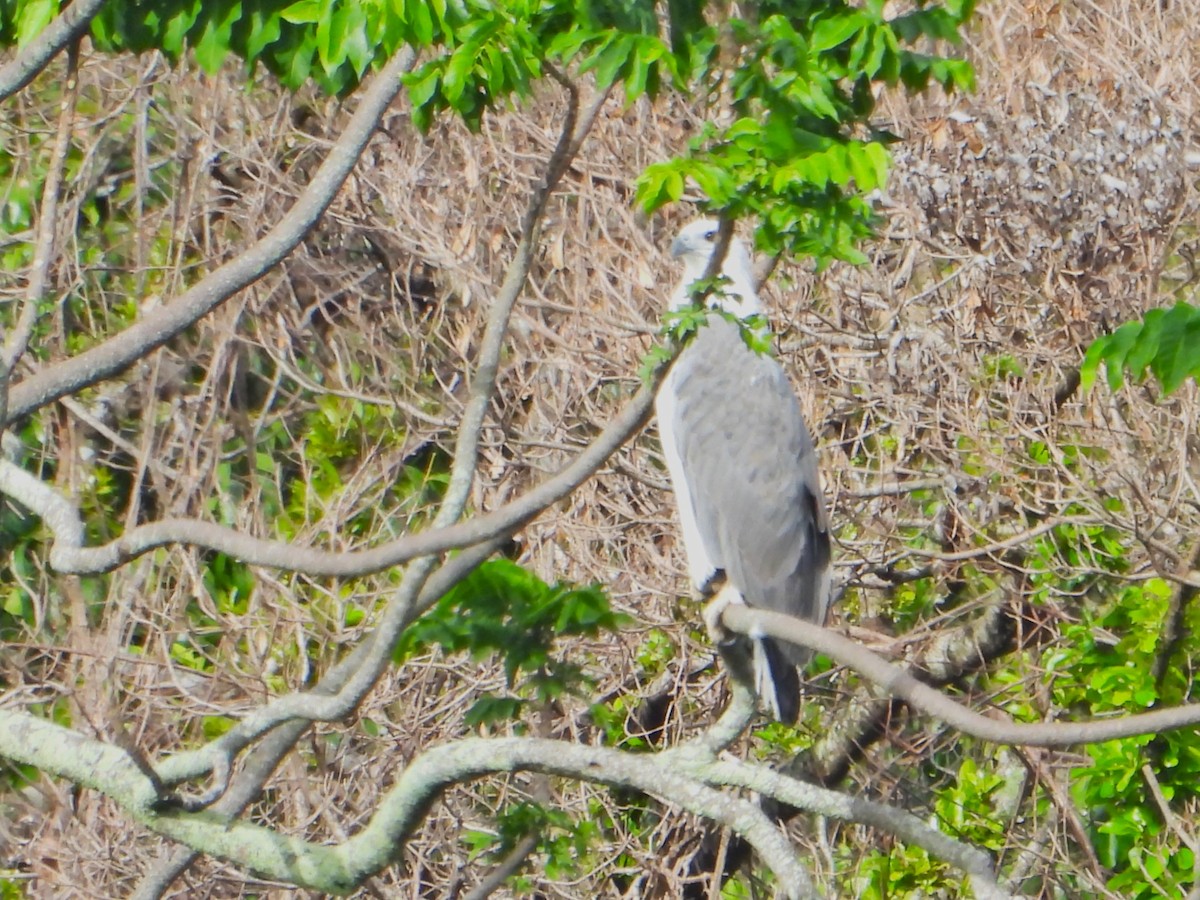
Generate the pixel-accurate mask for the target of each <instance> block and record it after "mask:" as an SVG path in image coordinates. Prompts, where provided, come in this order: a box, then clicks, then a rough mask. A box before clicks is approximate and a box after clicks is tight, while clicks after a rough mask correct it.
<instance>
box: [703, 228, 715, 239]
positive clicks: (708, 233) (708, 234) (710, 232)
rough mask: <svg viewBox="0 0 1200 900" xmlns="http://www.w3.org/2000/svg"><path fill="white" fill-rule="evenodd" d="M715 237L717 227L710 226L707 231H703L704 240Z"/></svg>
mask: <svg viewBox="0 0 1200 900" xmlns="http://www.w3.org/2000/svg"><path fill="white" fill-rule="evenodd" d="M716 238H717V229H715V228H710V229H709V230H708V231H706V232H704V239H705V240H706V241H713V240H716Z"/></svg>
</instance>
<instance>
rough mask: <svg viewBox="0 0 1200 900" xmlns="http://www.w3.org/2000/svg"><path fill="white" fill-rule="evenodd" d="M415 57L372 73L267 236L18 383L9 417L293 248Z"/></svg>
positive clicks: (128, 352)
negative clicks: (119, 328) (93, 342)
mask: <svg viewBox="0 0 1200 900" xmlns="http://www.w3.org/2000/svg"><path fill="white" fill-rule="evenodd" d="M415 60H416V53H415V51H413V50H412V49H410V48H408V47H405V48H402V49H401V50H399V51H397V53H396V55H395V56H393V57H392V59H391V60H390V61H389V62H388V64H387V66H385V67H384V68H383V69H382V70H381V71H380V72H379V73H378V74H377V75H376V76H375V77H374V78H373V79H372V81H371V84H370V85H369V86H368V87H367V89H366V90H365V91H364V92H363V94H362V99H361V100H360V101H359V105H358V109H356V110H355V111H354V115H353V116H351V117H350V121H349V122H347V123H346V128H345V130H344V131H343V132H342V136H341V137H340V138H338V140H337V142H336V143H335V144H334V145H333V147H332V148H330V151H329V154H328V155H327V156H326V157H325V160H324V162H322V163H321V165H320V167H319V168H318V169H317V171H316V172H315V173H314V174H313V176H312V178H311V180H310V181H309V183H308V185H307V186H306V187H305V188H304V190H303V192H302V193H301V194H300V198H299V199H298V200H297V201H296V202H295V203H294V204H293V205H292V208H291V209H289V210H288V211H287V213H285V214H284V216H283V218H281V219H280V220H279V222H278V224H276V226H275V227H274V228H272V229H271V230H270V231H269V232H268V233H267V235H266V236H265V237H263V238H262V239H261V240H259V241H258V242H257V243H255V244H254V245H253V246H251V247H249V248H248V249H246V250H245V251H243V252H242V253H239V254H238V255H237V256H236V257H234V258H233V259H232V260H230V261H229V262H227V263H226V264H225V265H223V266H221V267H220V268H218V269H217V270H216V271H214V272H212V273H210V274H209V275H207V276H206V277H205V278H203V279H202V280H201V281H200V282H199V283H198V284H196V285H195V286H193V287H192V288H190V289H188V290H187V291H185V292H184V293H182V294H181V295H179V296H178V297H176V298H175V299H174V300H173V301H171V302H170V303H168V304H166V305H164V306H160V307H158V308H157V309H155V310H154V311H153V312H151V313H149V314H148V315H146V316H145V317H144V318H142V319H141V320H140V321H138V322H136V323H135V324H133V325H131V326H130V327H129V328H126V329H125V330H124V331H122V332H120V333H118V334H115V335H113V336H112V337H110V338H108V339H106V340H104V341H102V342H101V343H99V344H98V345H96V346H95V347H93V348H91V349H90V350H86V351H84V352H83V353H80V354H79V355H78V356H73V357H71V358H69V359H65V360H62V361H60V362H57V363H54V364H53V365H51V366H50V367H49V368H47V369H45V370H43V371H41V372H39V373H37V374H36V375H33V376H31V377H29V378H27V379H25V380H24V381H22V382H21V383H20V384H17V385H14V386H13V388H12V394H11V396H10V398H9V411H8V412H9V417H10V418H16V417H18V416H22V415H26V414H28V413H30V412H32V411H33V410H35V409H39V408H41V407H42V406H45V405H46V404H47V403H51V402H53V401H54V400H57V399H58V398H59V397H63V396H66V395H67V394H72V393H75V392H76V391H78V390H80V389H81V388H85V387H87V386H89V385H92V384H95V383H97V382H99V381H103V380H104V379H106V378H110V377H112V376H113V375H116V374H118V373H119V372H121V371H123V370H124V369H126V368H127V367H128V366H130V365H131V364H132V363H134V362H136V361H137V360H138V359H141V358H142V357H143V356H145V355H146V354H147V353H149V352H150V351H152V350H155V349H157V348H158V347H161V346H162V345H163V344H165V343H167V341H169V340H171V339H172V338H173V337H175V336H176V335H178V334H180V333H181V332H182V331H184V330H185V329H187V328H189V327H190V326H192V325H194V324H195V323H196V322H197V321H199V320H200V319H201V318H202V317H203V316H205V315H207V314H208V313H210V312H211V311H212V310H213V309H215V308H216V307H217V306H219V305H220V304H222V303H223V302H225V301H226V300H227V299H229V298H230V297H231V296H233V294H235V293H236V292H237V291H239V290H241V289H242V288H244V287H246V286H247V285H249V284H252V283H253V282H255V281H257V280H258V279H259V278H261V277H262V276H263V275H264V274H266V272H267V271H268V270H270V269H271V268H272V267H273V266H275V265H276V264H277V263H278V262H279V261H280V260H282V259H283V258H284V257H285V256H287V255H288V254H289V253H291V251H292V250H293V249H294V248H295V247H296V245H297V244H299V243H300V241H301V240H303V239H304V236H305V235H306V234H308V232H309V231H311V230H312V228H313V227H314V226H315V225H316V223H317V221H318V220H319V219H320V218H321V216H322V215H323V214H324V212H325V210H326V209H327V208H328V207H329V204H330V203H332V202H333V198H334V197H335V196H336V195H337V192H338V189H339V188H341V186H342V183H343V182H344V181H345V180H346V177H347V176H348V175H349V174H350V172H351V170H353V168H354V166H355V164H356V163H357V161H358V157H359V154H360V153H361V152H362V150H363V148H364V147H365V146H366V144H367V141H368V140H369V139H370V137H371V135H372V134H373V133H374V131H375V128H376V126H377V125H378V123H379V118H380V116H382V115H383V112H384V110H385V109H387V107H388V105H389V104H390V103H391V102H392V100H393V99H395V97H396V94H397V93H399V91H400V87H401V82H400V76H401V75H402V74H403V73H405V72H407V71H408V70H409V69H410V68H412V65H413V62H414V61H415Z"/></svg>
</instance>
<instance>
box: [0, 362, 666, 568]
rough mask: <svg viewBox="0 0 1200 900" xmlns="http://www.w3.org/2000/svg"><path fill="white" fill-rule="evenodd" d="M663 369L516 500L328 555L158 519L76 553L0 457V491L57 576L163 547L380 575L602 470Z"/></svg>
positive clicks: (49, 510) (35, 490)
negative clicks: (47, 539)
mask: <svg viewBox="0 0 1200 900" xmlns="http://www.w3.org/2000/svg"><path fill="white" fill-rule="evenodd" d="M664 374H665V368H664V369H663V370H662V371H661V372H659V373H658V374H657V375H656V377H655V378H654V379H653V380H652V382H651V384H650V385H648V386H645V387H643V388H641V389H640V390H639V391H638V392H637V393H636V394H635V395H634V396H633V398H632V399H631V400H630V402H629V403H628V404H627V405H626V406H625V408H624V409H622V410H621V411H620V412H619V413H618V414H617V416H616V417H615V418H614V419H613V420H612V421H611V422H610V423H609V424H608V425H607V426H606V427H605V429H604V430H603V431H602V432H601V433H600V434H599V435H598V436H597V438H596V440H594V441H593V442H592V443H591V444H589V445H588V446H587V448H585V449H584V450H583V451H582V452H581V453H580V454H579V455H578V456H576V457H575V459H574V460H572V461H571V462H570V463H569V464H568V465H566V466H564V467H563V468H562V469H561V470H559V472H558V474H556V475H554V476H552V477H550V478H548V479H546V480H545V481H544V482H542V483H541V484H540V485H538V486H537V487H535V488H533V489H531V490H530V491H528V492H527V493H525V494H523V495H522V496H521V497H520V498H518V499H517V500H514V501H512V502H511V503H508V504H506V505H504V506H502V507H500V508H499V509H496V510H493V511H492V512H490V513H485V514H484V515H481V516H476V517H475V518H473V519H471V520H469V521H466V522H460V523H458V524H455V525H447V526H446V527H443V528H430V529H429V530H427V531H422V532H419V533H417V534H409V535H404V536H403V537H400V538H397V539H396V540H394V541H389V542H388V543H386V544H381V545H380V546H378V547H374V548H372V549H370V550H350V551H340V552H338V551H332V550H322V549H319V548H315V547H306V546H303V545H297V544H289V543H287V542H285V541H269V540H263V539H261V538H256V537H252V536H250V535H246V534H242V533H241V532H238V531H236V530H235V529H232V528H227V527H225V526H223V525H217V524H215V523H212V522H201V521H198V520H196V519H163V520H161V521H158V522H151V523H148V524H145V525H139V526H137V527H136V528H133V529H130V530H129V531H128V532H126V533H125V534H124V535H122V536H121V537H119V538H117V539H116V540H114V541H111V542H109V543H107V544H102V545H100V546H98V547H84V546H83V538H84V528H83V522H82V520H81V519H80V517H79V512H78V510H76V508H75V507H74V505H73V504H72V503H71V502H70V501H69V500H67V499H66V498H65V497H63V496H62V495H61V494H59V493H57V492H56V491H55V490H54V488H52V487H51V486H50V485H48V484H46V483H44V482H42V481H41V480H40V479H38V478H36V477H34V476H33V475H30V474H29V473H28V472H25V471H24V470H23V469H20V468H19V467H17V466H15V465H13V464H12V463H11V462H8V461H6V460H2V459H0V493H3V494H7V495H8V496H9V497H12V498H13V499H14V500H16V501H17V502H18V503H20V504H21V505H22V506H24V507H26V508H27V509H29V510H30V511H31V512H33V513H35V514H37V515H38V516H40V517H41V518H42V520H43V521H44V522H45V523H46V525H47V527H49V528H50V530H51V533H52V534H53V538H54V542H53V544H52V545H51V548H50V564H51V565H52V566H53V567H54V568H55V569H57V570H58V571H59V572H63V573H70V574H85V573H94V572H107V571H111V570H112V569H115V568H117V567H118V566H120V565H123V564H125V563H126V562H129V561H130V560H132V559H135V558H137V557H139V556H141V555H142V554H144V553H147V552H149V551H150V550H154V549H156V548H158V547H164V546H168V545H171V544H182V545H185V546H192V547H202V548H204V549H208V550H217V551H219V552H221V553H225V554H227V555H229V556H233V557H236V558H237V559H239V560H241V561H242V562H245V563H248V564H249V565H256V566H269V567H272V568H278V569H285V570H287V571H289V572H298V573H302V574H306V575H313V576H332V577H355V576H360V575H367V574H370V573H372V572H380V571H383V570H384V569H389V568H392V567H393V566H396V565H399V564H401V563H404V562H408V561H409V560H411V559H414V558H416V557H419V556H426V555H429V554H435V553H443V552H445V551H447V550H453V549H456V548H460V547H468V546H473V545H475V544H478V543H480V542H483V541H489V540H492V539H494V538H496V537H502V536H507V535H511V534H512V533H513V532H514V531H516V530H517V529H519V528H521V527H522V526H524V525H525V524H527V523H528V522H530V521H531V520H532V519H533V518H535V517H536V516H537V515H539V514H540V513H541V512H542V511H543V510H545V509H546V508H547V507H548V506H550V505H551V504H553V503H556V502H558V501H559V500H561V499H562V498H563V497H566V496H567V495H568V494H570V493H571V492H572V491H573V490H575V488H577V487H579V485H580V484H582V483H583V482H584V481H586V480H587V479H588V478H590V477H591V476H592V474H593V473H594V472H595V471H596V470H597V469H598V468H599V467H600V466H602V465H603V464H604V463H605V462H606V461H607V460H608V458H609V457H610V456H612V454H613V453H615V452H616V451H617V449H619V448H620V447H621V446H622V445H623V444H625V442H626V441H628V440H629V439H630V438H631V437H632V436H633V435H634V434H636V433H637V432H638V431H640V430H641V428H642V427H643V426H644V425H645V424H646V422H647V421H648V420H649V418H650V413H651V411H652V409H653V407H654V392H655V390H656V389H657V386H658V384H659V383H660V382H661V379H662V377H663V375H664Z"/></svg>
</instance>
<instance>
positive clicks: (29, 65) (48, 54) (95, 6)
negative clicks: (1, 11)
mask: <svg viewBox="0 0 1200 900" xmlns="http://www.w3.org/2000/svg"><path fill="white" fill-rule="evenodd" d="M104 2H105V0H75V2H74V3H72V4H71V5H70V6H68V7H67V8H66V9H65V10H64V11H63V13H62V15H60V16H59V17H58V18H56V19H55V20H54V21H52V22H51V23H50V24H49V25H47V26H46V27H45V28H44V29H43V30H42V33H41V34H39V35H38V36H37V37H36V38H34V39H33V40H32V41H30V42H29V43H28V44H26V45H25V48H24V49H23V50H21V52H20V53H18V54H17V55H16V56H15V57H14V58H13V59H11V60H9V61H8V62H6V63H5V64H4V65H2V66H0V102H2V101H4V100H7V99H8V98H9V97H11V96H12V95H13V94H15V93H16V92H17V91H19V90H21V89H22V88H23V87H25V86H26V85H28V84H29V82H31V81H33V79H34V78H36V77H37V75H38V73H39V72H41V71H42V69H44V68H46V66H47V65H48V64H49V63H50V60H52V59H54V57H55V56H57V55H58V54H59V53H60V52H61V51H62V49H63V48H64V47H66V46H67V45H68V44H69V43H71V41H73V40H75V39H76V38H78V37H80V36H81V35H82V34H83V33H84V32H85V31H86V30H87V27H88V25H89V24H90V23H91V21H92V19H94V18H95V17H96V13H98V12H100V7H102V6H103V5H104Z"/></svg>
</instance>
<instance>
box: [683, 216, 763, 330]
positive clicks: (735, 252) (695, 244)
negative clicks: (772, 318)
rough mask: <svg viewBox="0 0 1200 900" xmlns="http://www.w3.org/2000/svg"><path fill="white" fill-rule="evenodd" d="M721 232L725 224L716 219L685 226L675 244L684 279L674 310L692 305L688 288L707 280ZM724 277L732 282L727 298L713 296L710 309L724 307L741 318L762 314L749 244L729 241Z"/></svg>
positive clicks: (697, 221) (726, 290)
mask: <svg viewBox="0 0 1200 900" xmlns="http://www.w3.org/2000/svg"><path fill="white" fill-rule="evenodd" d="M720 231H721V223H720V222H718V221H717V220H716V219H696V220H695V221H694V222H689V223H688V224H687V225H685V226H683V228H682V229H681V230H680V232H679V234H678V236H677V237H676V238H675V241H674V243H672V244H671V255H672V256H674V257H675V258H676V259H679V260H682V262H683V280H682V282H680V285H679V287H678V288H677V289H676V290H675V293H674V294H672V295H671V304H670V305H671V309H680V308H682V307H684V306H687V305H688V303H689V299H688V288H690V287H691V286H692V283H693V282H695V281H697V280H699V279H700V278H703V277H704V270H705V269H706V268H708V261H709V259H711V258H712V254H713V250H714V249H715V248H716V246H717V237H718V235H719V234H720ZM721 274H722V275H724V276H725V277H726V278H728V279H729V282H730V283H729V284H727V285H725V294H724V296H720V295H717V294H712V295H711V296H710V297H709V305H710V306H720V307H721V308H722V309H724V310H725V311H726V312H731V313H733V314H734V315H735V316H738V317H741V318H744V317H745V316H752V315H757V314H758V313H761V312H762V303H761V302H760V301H759V299H758V292H757V291H755V290H754V267H753V265H752V264H751V262H750V254H749V252H747V250H746V245H745V244H743V243H742V242H741V241H739V240H738V239H737V238H736V237H735V238H731V239H730V241H729V249H728V250H727V251H726V252H725V261H724V264H723V265H722V266H721Z"/></svg>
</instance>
